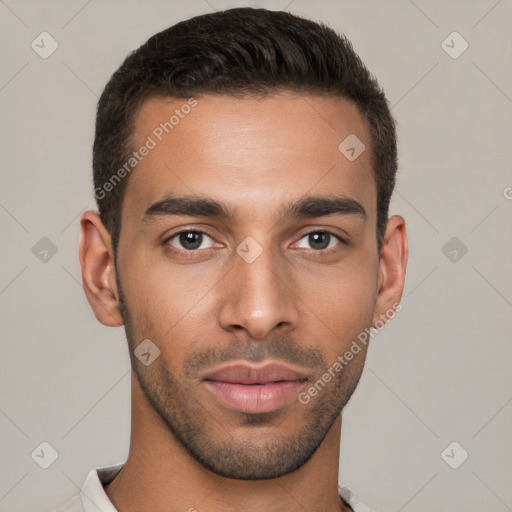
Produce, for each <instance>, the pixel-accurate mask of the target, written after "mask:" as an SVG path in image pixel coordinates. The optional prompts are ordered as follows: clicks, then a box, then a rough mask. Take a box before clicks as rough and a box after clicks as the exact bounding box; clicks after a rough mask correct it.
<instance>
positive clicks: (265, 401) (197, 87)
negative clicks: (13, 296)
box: [62, 8, 408, 512]
mask: <svg viewBox="0 0 512 512" xmlns="http://www.w3.org/2000/svg"><path fill="white" fill-rule="evenodd" d="M93 167H94V185H95V196H96V198H97V200H98V207H99V214H98V213H97V212H95V211H88V212H86V213H84V214H83V215H82V218H81V242H80V264H81V268H82V278H83V286H84V290H85V293H86V296H87V299H88V301H89V303H90V305H91V307H92V309H93V311H94V314H95V315H96V318H97V319H98V320H99V321H100V322H101V323H103V324H105V325H107V326H120V325H124V326H125V329H126V336H127V340H128V346H129V350H130V358H131V364H132V380H131V386H132V430H131V440H130V449H129V455H128V458H127V460H126V462H124V463H118V464H115V465H113V466H108V467H104V468H95V469H93V470H92V471H91V472H90V473H89V476H88V478H87V480H86V482H85V484H84V486H83V488H82V493H81V496H77V497H76V498H74V499H73V500H72V501H71V502H69V503H68V505H67V506H66V507H64V508H63V509H62V510H65V511H82V510H84V511H87V512H88V511H97V510H101V511H102V512H112V511H115V510H118V511H120V512H135V511H138V512H140V511H141V510H147V511H151V512H164V511H165V512H174V511H198V512H210V511H214V510H215V511H220V510H222V511H246V512H253V511H259V512H263V511H264V512H272V511H287V512H295V511H304V510H308V511H321V512H331V511H333V512H334V511H349V510H352V511H357V512H362V511H367V510H369V509H368V508H367V507H366V506H364V505H363V504H362V503H361V502H360V501H359V500H358V499H357V498H356V497H355V496H354V495H353V494H352V493H351V492H350V491H349V490H348V489H347V488H346V487H341V486H340V487H338V464H339V446H340V434H341V412H342V410H343V407H344V406H345V405H346V403H347V402H348V400H349V398H350V397H351V395H352V393H353V392H354V390H355V388H356V386H357V383H358V381H359V378H360V376H361V372H362V370H363V365H364V360H365V356H366V352H367V348H368V339H369V337H368V335H367V333H368V332H371V333H372V335H373V332H376V331H375V330H376V329H380V328H382V326H383V325H384V323H385V322H386V321H387V320H389V318H392V316H393V315H394V313H395V311H396V310H397V309H398V308H399V307H401V306H400V305H399V302H400V298H401V295H402V291H403V285H404V277H405V268H406V264H407V255H408V247H407V238H406V231H405V222H404V219H403V218H402V217H400V216H392V217H389V218H388V206H389V201H390V197H391V193H392V191H393V188H394V183H395V173H396V167H397V153H396V136H395V125H394V121H393V118H392V116H391V114H390V111H389V108H388V103H387V100H386V99H385V96H384V93H383V92H382V90H381V89H380V88H379V86H378V84H377V82H376V80H375V79H374V78H373V77H372V75H371V74H370V73H369V72H368V70H367V69H366V68H365V67H364V65H363V63H362V62H361V61H360V59H359V58H358V56H357V55H356V54H355V53H354V51H353V50H352V47H351V45H350V43H349V42H348V41H347V40H346V39H345V38H344V36H340V35H337V34H336V33H335V32H334V31H332V30H331V29H330V28H328V27H326V26H325V25H321V24H317V23H314V22H312V21H309V20H305V19H301V18H299V17H296V16H293V15H291V14H289V13H286V12H271V11H267V10H264V9H249V8H240V9H231V10H227V11H223V12H217V13H214V14H208V15H203V16H198V17H195V18H192V19H190V20H187V21H184V22H181V23H178V24H177V25H175V26H173V27H171V28H169V29H167V30H164V31H163V32H160V33H158V34H156V35H154V36H153V37H151V38H150V39H149V40H148V41H147V42H146V43H145V44H144V45H143V46H141V47H140V48H139V49H138V50H137V51H135V52H134V53H132V54H131V55H130V56H128V57H127V59H126V60H125V62H124V63H123V64H122V66H121V67H120V68H119V69H118V70H117V72H116V73H115V74H114V75H113V76H112V78H111V79H110V81H109V83H108V84H107V86H106V88H105V90H104V92H103V94H102V96H101V98H100V101H99V104H98V112H97V122H96V136H95V142H94V158H93ZM372 328H373V329H372ZM363 333H364V334H365V336H362V334H363Z"/></svg>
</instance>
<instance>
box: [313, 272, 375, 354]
mask: <svg viewBox="0 0 512 512" xmlns="http://www.w3.org/2000/svg"><path fill="white" fill-rule="evenodd" d="M376 282H377V272H376V270H375V269H373V267H372V266H369V265H347V266H346V267H345V268H339V269H337V271H336V272H332V275H330V276H329V278H326V277H324V278H323V279H322V281H321V285H320V286H316V287H312V288H311V289H313V290H314V292H313V293H312V294H310V296H309V297H307V300H306V301H305V303H306V304H307V305H308V307H309V308H310V310H311V311H312V312H313V313H314V314H310V315H309V316H310V317H311V319H312V322H313V324H312V325H311V326H310V328H311V329H314V327H315V323H316V325H317V326H320V327H322V330H323V332H326V333H327V334H328V336H329V337H330V338H331V342H330V343H328V344H327V343H325V353H326V355H327V354H330V357H331V358H333V357H334V359H335V358H336V357H337V355H339V353H341V352H344V351H345V350H346V348H347V347H349V346H350V344H351V343H352V340H354V339H356V338H357V335H358V334H360V333H361V332H362V331H364V329H365V328H367V327H369V326H370V325H371V322H372V318H373V310H374V306H375V299H376V291H375V290H376ZM321 324H323V325H325V326H327V328H328V330H324V328H323V326H321Z"/></svg>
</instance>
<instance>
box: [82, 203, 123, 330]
mask: <svg viewBox="0 0 512 512" xmlns="http://www.w3.org/2000/svg"><path fill="white" fill-rule="evenodd" d="M80 266H81V268H82V283H83V287H84V292H85V296H86V297H87V300H88V301H89V304H90V305H91V308H92V310H93V312H94V315H95V316H96V318H97V319H98V321H99V322H101V323H102V324H104V325H107V326H109V327H119V326H121V325H123V318H122V316H121V313H120V311H119V293H118V290H117V283H116V274H115V272H116V269H115V266H114V254H113V251H112V242H111V238H110V234H109V232H108V230H107V228H106V227H105V226H104V224H103V222H101V219H100V216H99V215H98V212H95V211H94V210H88V211H86V212H85V213H84V214H83V215H82V217H81V219H80Z"/></svg>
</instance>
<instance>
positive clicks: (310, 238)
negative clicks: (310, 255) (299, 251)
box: [298, 231, 343, 251]
mask: <svg viewBox="0 0 512 512" xmlns="http://www.w3.org/2000/svg"><path fill="white" fill-rule="evenodd" d="M303 240H305V241H306V244H309V247H304V246H303V245H301V242H302V241H303ZM337 242H343V240H342V239H341V238H340V237H338V236H337V235H334V234H333V233H330V232H329V231H314V232H311V233H308V234H306V235H304V236H303V237H302V238H301V239H300V241H299V242H298V247H301V248H303V249H314V250H317V251H323V250H325V249H331V248H332V247H335V246H336V245H337Z"/></svg>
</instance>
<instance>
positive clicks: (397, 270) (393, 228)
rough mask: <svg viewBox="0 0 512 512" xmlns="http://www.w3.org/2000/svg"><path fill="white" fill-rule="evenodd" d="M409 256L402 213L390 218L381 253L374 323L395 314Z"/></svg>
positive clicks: (400, 296)
mask: <svg viewBox="0 0 512 512" xmlns="http://www.w3.org/2000/svg"><path fill="white" fill-rule="evenodd" d="M408 256H409V246H408V243H407V233H406V228H405V220H404V219H403V217H401V216H400V215H393V216H392V217H390V218H389V220H388V223H387V226H386V233H385V235H384V242H383V245H382V249H381V253H380V262H379V278H378V290H377V301H376V304H375V309H374V314H373V324H374V325H375V323H376V322H377V320H380V322H382V320H383V319H385V321H387V319H389V318H391V317H392V316H393V311H394V310H395V309H396V307H397V305H398V304H399V303H400V299H401V298H402V293H403V289H404V282H405V271H406V267H407V259H408Z"/></svg>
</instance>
